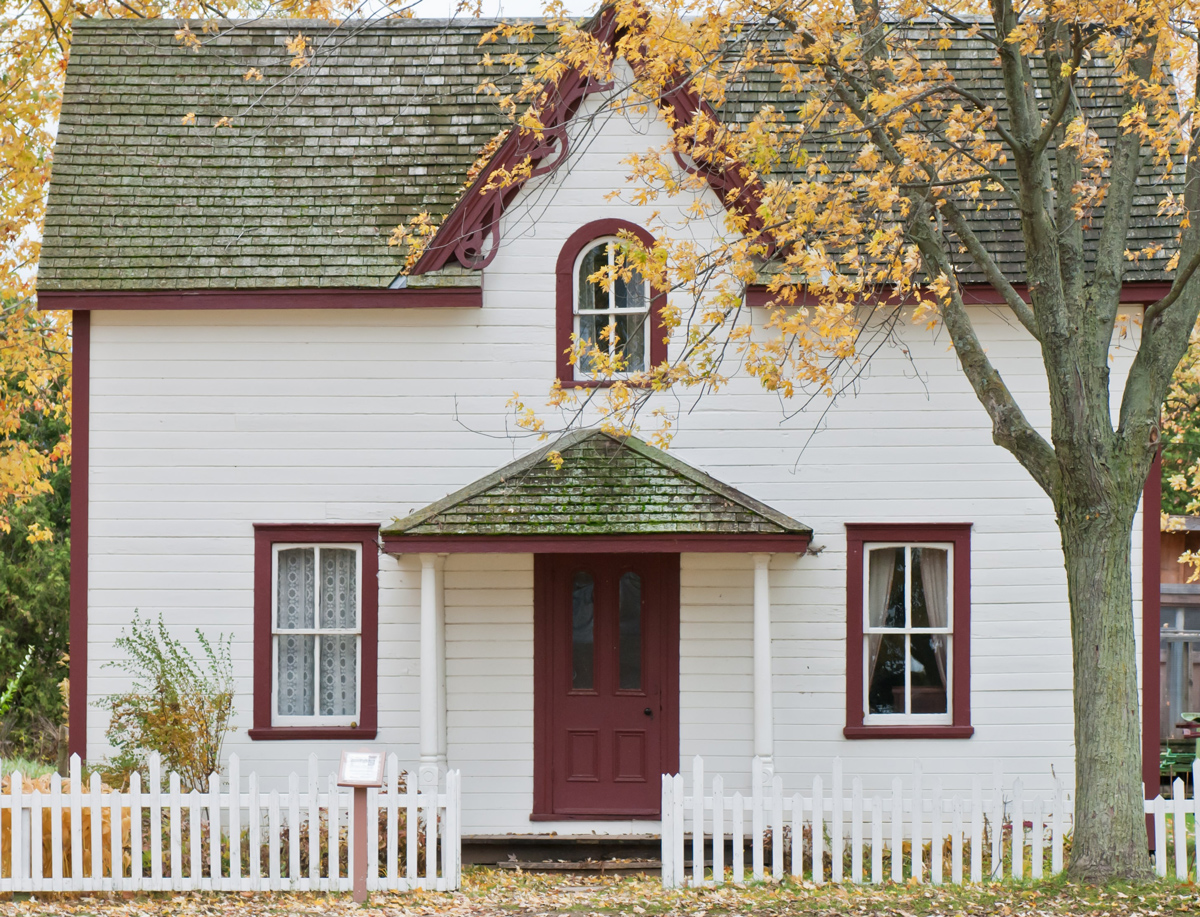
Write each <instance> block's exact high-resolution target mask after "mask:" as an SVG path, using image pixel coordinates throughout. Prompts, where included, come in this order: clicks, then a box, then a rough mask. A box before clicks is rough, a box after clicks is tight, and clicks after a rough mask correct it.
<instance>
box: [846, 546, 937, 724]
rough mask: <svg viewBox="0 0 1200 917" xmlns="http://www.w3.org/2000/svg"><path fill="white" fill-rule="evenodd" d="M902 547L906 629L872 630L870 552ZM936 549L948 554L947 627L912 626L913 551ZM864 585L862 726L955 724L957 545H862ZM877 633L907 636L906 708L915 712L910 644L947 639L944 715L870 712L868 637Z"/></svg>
mask: <svg viewBox="0 0 1200 917" xmlns="http://www.w3.org/2000/svg"><path fill="white" fill-rule="evenodd" d="M887 548H899V549H901V550H903V551H904V552H905V557H904V576H905V583H904V624H905V626H904V627H872V626H871V609H870V608H869V607H868V597H869V596H870V594H871V582H870V575H871V564H870V556H871V551H873V550H877V549H885V550H886V549H887ZM913 548H935V549H937V550H940V551H945V552H946V626H945V627H913V626H912V625H911V621H912V549H913ZM862 566H863V571H862V575H863V586H862V596H863V603H862V622H863V628H862V630H863V639H862V654H863V666H862V668H863V687H862V705H863V725H864V726H884V725H889V726H899V725H907V726H945V725H952V724H953V723H954V611H955V605H954V542H950V541H868V542H864V543H863V565H862ZM872 634H877V635H880V636H885V635H889V634H890V635H896V636H901V635H902V636H903V637H904V654H905V662H906V664H905V667H904V697H905V706H906V707H907V708H908V709H910V710H911V709H912V664H911V660H912V647H911V641H912V637H913V635H915V634H937V635H940V636H944V637H945V638H946V712H945V713H871V706H870V705H871V700H870V693H871V671H870V669H869V659H870V654H869V650H868V640H867V637H868V636H870V635H872Z"/></svg>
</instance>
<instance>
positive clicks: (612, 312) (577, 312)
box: [571, 236, 653, 378]
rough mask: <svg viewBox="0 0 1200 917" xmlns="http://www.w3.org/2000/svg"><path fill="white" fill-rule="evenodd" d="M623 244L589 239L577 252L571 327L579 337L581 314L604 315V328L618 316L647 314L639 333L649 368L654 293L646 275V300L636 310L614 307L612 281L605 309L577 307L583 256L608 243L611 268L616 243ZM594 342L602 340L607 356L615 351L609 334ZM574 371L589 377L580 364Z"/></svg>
mask: <svg viewBox="0 0 1200 917" xmlns="http://www.w3.org/2000/svg"><path fill="white" fill-rule="evenodd" d="M610 243H611V244H610ZM623 244H625V243H624V242H623V240H622V239H620V238H619V237H618V236H604V237H602V238H599V239H596V240H594V241H592V242H589V243H588V244H587V245H585V246H584V247H583V250H582V251H581V252H580V253H579V254H578V255H576V256H575V267H574V269H573V270H572V271H571V291H572V300H571V312H572V324H573V330H574V332H575V334H576V336H577V337H580V336H582V333H583V332H582V331H581V330H580V327H581V326H580V321H579V319H580V316H583V315H600V316H607V317H608V319H609V320H608V321H606V322H605V323H604V324H605V326H606V327H610V326H612V325H614V324H615V323H616V319H617V317H619V316H626V315H628V316H635V315H644V316H646V319H645V321H643V322H642V330H641V334H642V348H643V353H644V357H643V359H644V360H645V361H646V367H647V369H648V368H649V367H650V310H651V306H652V303H651V299H652V293H653V291H652V290H651V289H650V281H648V280H646V279H645V278H642V283H643V284H644V287H645V288H644V290H643V293H642V301H643V302H644V303H645V305H644V306H641V307H639V308H636V309H618V308H617V299H616V297H617V285H616V284H615V283H614V284H613V285H612V286H610V287H609V288H608V290H607V291H606V292H607V294H608V307H607V308H604V309H581V308H580V307H579V293H580V286H579V268H580V265H582V264H583V259H584V258H586V257H587V256H588V255H589V254H590V253H591V251H592V250H593V249H595V248H596V246H598V245H608V246H609V248H608V264H609V266H610V267H611V266H612V263H613V260H614V257H615V254H614V252H615V246H619V245H623ZM594 343H596V344H600V343H605V345H606V346H607V348H608V355H609V356H610V357H611V356H613V354H614V353H615V346H614V343H613V340H612V335H611V334H610V335H609V337H608V340H607V341H606V342H601V341H596V342H594ZM576 370H577V371H579V372H581V373H582V374H585V375H588V376H590V375H592V374H591V373H588V372H587V371H586V370H580V369H579V367H576ZM627 375H628V373H618V374H617V377H618V378H621V377H624V376H627Z"/></svg>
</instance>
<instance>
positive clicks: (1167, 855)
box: [1145, 760, 1200, 879]
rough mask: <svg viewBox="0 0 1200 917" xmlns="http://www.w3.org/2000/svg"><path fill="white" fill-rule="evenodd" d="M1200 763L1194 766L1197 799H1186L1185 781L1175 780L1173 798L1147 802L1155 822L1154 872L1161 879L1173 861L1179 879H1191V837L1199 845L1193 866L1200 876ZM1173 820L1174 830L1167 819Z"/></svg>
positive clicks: (1147, 811)
mask: <svg viewBox="0 0 1200 917" xmlns="http://www.w3.org/2000/svg"><path fill="white" fill-rule="evenodd" d="M1197 779H1200V760H1198V761H1193V762H1192V792H1193V798H1191V799H1188V798H1186V795H1187V794H1186V792H1185V789H1184V785H1183V781H1182V780H1181V779H1179V778H1178V777H1176V778H1175V782H1174V784H1172V786H1171V798H1170V799H1163V797H1162V796H1161V795H1159V796H1155V797H1154V798H1153V799H1147V800H1146V804H1145V811H1146V814H1147V815H1151V816H1153V818H1152V819H1151V822H1150V823H1151V825H1152V829H1151V840H1152V847H1153V849H1154V871H1155V872H1157V873H1158V874H1159V875H1160V876H1166V874H1167V866H1168V863H1169V862H1170V861H1171V860H1174V862H1175V870H1174V871H1175V878H1177V879H1187V878H1188V835H1189V834H1191V836H1192V837H1191V839H1192V842H1193V843H1194V845H1195V859H1194V862H1193V864H1192V865H1193V866H1194V867H1195V870H1196V873H1195V874H1196V875H1197V876H1200V835H1197V834H1196V833H1195V832H1196V830H1197V827H1198V826H1200V804H1198V803H1200V800H1198V799H1196V797H1195V790H1196V787H1197V786H1200V784H1198V783H1197V782H1196V781H1197ZM1189 815H1190V816H1192V829H1191V831H1189V830H1188V823H1187V820H1188V816H1189ZM1168 817H1169V818H1170V819H1171V825H1170V827H1168V826H1167V818H1168Z"/></svg>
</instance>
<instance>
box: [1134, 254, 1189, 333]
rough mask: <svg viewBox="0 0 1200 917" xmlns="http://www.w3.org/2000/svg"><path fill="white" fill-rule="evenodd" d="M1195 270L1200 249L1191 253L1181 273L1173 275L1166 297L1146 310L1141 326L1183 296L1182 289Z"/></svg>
mask: <svg viewBox="0 0 1200 917" xmlns="http://www.w3.org/2000/svg"><path fill="white" fill-rule="evenodd" d="M1197 268H1200V248H1197V249H1196V251H1195V252H1193V253H1192V258H1191V260H1190V261H1189V262H1188V263H1187V264H1186V265H1185V266H1184V268H1183V270H1182V271H1180V272H1179V273H1178V274H1176V275H1175V280H1174V282H1173V283H1172V284H1171V289H1170V290H1169V291H1167V295H1166V296H1164V297H1163V298H1162V299H1160V300H1159V301H1158V302H1156V303H1154V304H1153V305H1152V306H1148V307H1147V308H1146V313H1145V315H1144V316H1143V317H1142V323H1143V324H1149V323H1150V322H1152V321H1153V320H1154V319H1156V318H1158V317H1159V316H1160V315H1162V314H1163V313H1164V312H1165V311H1167V309H1169V308H1170V307H1171V306H1172V305H1174V303H1175V301H1176V300H1177V299H1179V297H1180V296H1182V295H1183V288H1184V287H1186V286H1187V282H1188V281H1189V280H1191V279H1192V275H1193V274H1194V273H1196V269H1197Z"/></svg>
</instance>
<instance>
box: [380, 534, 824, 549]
mask: <svg viewBox="0 0 1200 917" xmlns="http://www.w3.org/2000/svg"><path fill="white" fill-rule="evenodd" d="M810 539H811V536H809V535H761V534H750V535H731V534H729V533H728V532H714V533H712V534H697V535H392V536H386V535H385V536H384V539H383V550H384V552H385V553H387V554H413V553H416V552H419V551H427V552H433V551H436V552H441V553H446V554H538V553H551V554H553V553H559V552H561V553H573V554H613V553H625V554H641V553H651V554H681V553H687V552H695V553H699V554H740V553H745V552H747V551H778V552H784V553H787V552H792V553H796V554H802V553H804V551H806V550H807V549H808V543H809V541H810Z"/></svg>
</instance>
